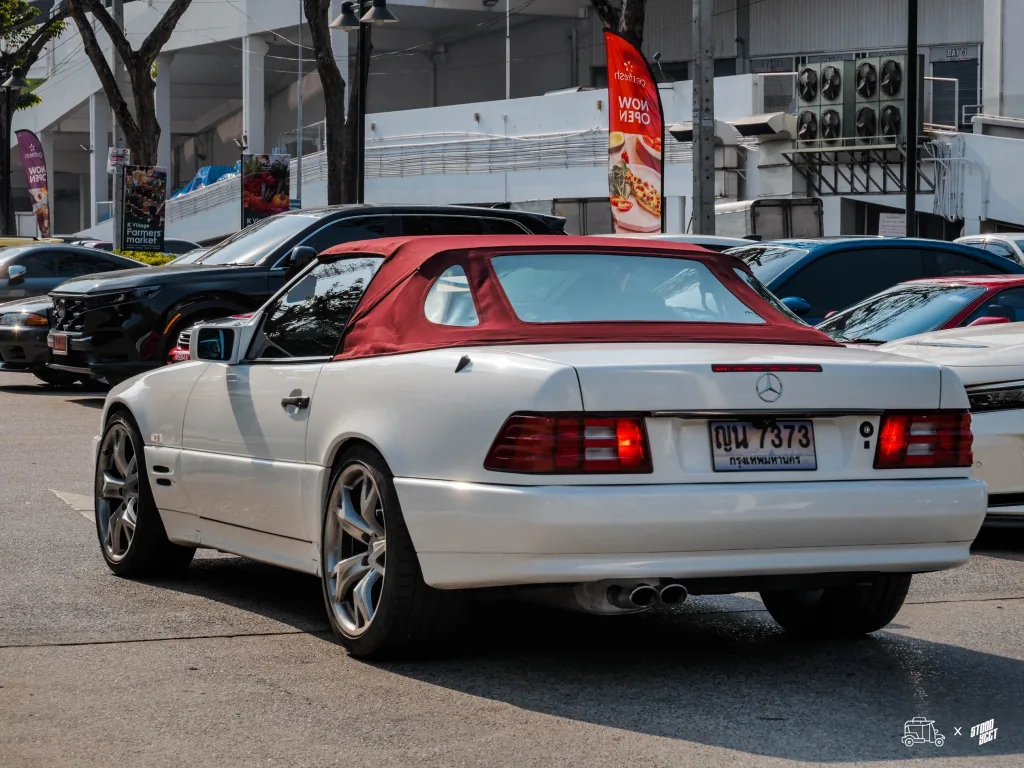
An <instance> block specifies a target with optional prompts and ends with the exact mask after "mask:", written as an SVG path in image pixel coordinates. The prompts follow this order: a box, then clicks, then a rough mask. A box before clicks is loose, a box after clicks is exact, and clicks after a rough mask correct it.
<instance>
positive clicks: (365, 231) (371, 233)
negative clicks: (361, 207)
mask: <svg viewBox="0 0 1024 768" xmlns="http://www.w3.org/2000/svg"><path fill="white" fill-rule="evenodd" d="M387 235H388V217H387V216H360V217H357V218H352V219H342V220H341V221H336V222H334V223H333V224H328V225H327V226H326V227H324V228H323V229H321V230H320V231H319V232H314V233H313V234H312V235H310V236H309V237H307V238H306V239H305V240H303V241H302V242H301V243H300V245H306V246H309V247H310V248H315V249H316V252H317V253H322V252H323V251H326V250H327V249H328V248H331V247H333V246H335V245H341V244H342V243H354V242H355V241H356V240H376V239H377V238H380V237H386V236H387Z"/></svg>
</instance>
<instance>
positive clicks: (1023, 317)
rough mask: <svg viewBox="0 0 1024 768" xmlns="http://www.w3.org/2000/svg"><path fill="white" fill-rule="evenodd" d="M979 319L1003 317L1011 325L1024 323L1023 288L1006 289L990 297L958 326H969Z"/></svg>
mask: <svg viewBox="0 0 1024 768" xmlns="http://www.w3.org/2000/svg"><path fill="white" fill-rule="evenodd" d="M980 317H1005V318H1006V319H1007V320H1009V321H1010V322H1011V323H1020V322H1024V288H1007V289H1006V290H1005V291H1000V292H999V293H997V294H996V295H995V296H990V297H989V298H988V299H986V300H985V301H984V302H982V304H981V306H980V307H978V308H977V309H976V310H974V311H973V312H972V313H971V314H970V315H968V316H967V318H966V319H965V320H964V321H963V322H962V323H960V325H961V326H964V325H970V324H971V323H973V322H974V321H975V320H977V319H978V318H980Z"/></svg>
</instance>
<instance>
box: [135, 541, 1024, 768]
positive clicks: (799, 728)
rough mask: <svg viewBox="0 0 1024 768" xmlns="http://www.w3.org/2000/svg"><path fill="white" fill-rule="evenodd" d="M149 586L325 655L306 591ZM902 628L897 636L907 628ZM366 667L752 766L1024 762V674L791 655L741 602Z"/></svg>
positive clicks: (234, 574) (989, 661) (864, 654)
mask: <svg viewBox="0 0 1024 768" xmlns="http://www.w3.org/2000/svg"><path fill="white" fill-rule="evenodd" d="M152 584H153V585H154V586H159V587H161V588H165V589H169V590H173V591H177V592H182V593H187V594H191V595H196V596H200V597H205V598H207V599H209V600H213V601H217V602H220V603H224V604H226V605H231V606H234V607H237V608H240V609H242V610H246V611H252V612H254V613H256V614H259V615H261V616H265V617H267V618H270V619H273V620H276V621H279V622H282V623H284V624H287V625H288V626H291V627H294V628H296V629H298V630H300V631H303V632H310V633H316V634H317V635H318V636H320V637H322V638H323V639H324V640H325V641H327V642H332V644H333V636H332V635H330V634H329V631H328V625H327V621H326V618H325V616H324V607H323V602H322V598H321V593H320V584H319V581H318V580H317V579H315V578H313V577H310V576H304V575H301V574H297V573H292V572H289V571H285V570H282V569H279V568H274V567H272V566H265V565H261V564H259V563H255V562H253V561H250V560H246V559H244V558H238V557H214V558H199V559H197V560H196V561H195V563H194V564H193V566H192V568H190V569H189V574H188V577H187V578H184V579H180V580H164V581H159V582H152ZM898 622H899V619H898V618H897V623H894V624H893V625H891V628H894V629H896V628H902V627H905V625H902V624H899V623H898ZM337 652H338V653H344V650H343V649H342V648H340V646H339V647H338V648H337ZM376 666H379V667H380V668H381V669H383V670H385V671H387V672H389V673H392V674H397V675H402V676H405V677H408V678H410V679H415V680H418V681H421V682H425V683H428V684H430V685H435V686H438V687H441V688H445V689H448V690H452V691H457V692H460V693H465V694H469V695H471V696H475V697H479V698H481V699H489V700H492V701H498V702H503V703H505V704H509V705H512V706H514V707H518V708H522V709H526V710H530V711H533V712H539V713H543V714H549V715H552V716H555V717H560V718H566V719H569V720H576V721H579V722H585V723H593V724H597V725H603V726H609V727H612V728H617V729H621V730H624V731H633V732H636V733H642V734H648V735H654V736H660V737H664V738H670V739H679V740H683V741H687V742H693V743H695V744H702V745H708V746H713V747H724V748H727V749H733V750H738V751H740V752H745V753H748V754H750V755H754V756H758V757H781V758H787V759H793V760H799V761H806V762H826V763H831V762H842V761H854V762H864V761H869V760H874V761H888V760H905V759H908V758H926V757H952V756H968V757H973V756H979V757H980V756H985V755H988V756H1010V755H1020V754H1022V753H1024V709H1022V708H1021V706H1020V692H1021V691H1022V690H1024V661H1021V660H1017V659H1013V658H1006V657H1002V656H998V655H994V654H988V653H980V652H976V651H972V650H969V649H966V648H961V647H957V646H953V645H945V644H940V643H934V642H928V641H923V640H918V639H915V638H910V637H906V636H903V635H898V634H894V633H891V632H882V633H878V634H876V635H874V636H871V637H867V638H863V639H859V640H851V641H827V642H805V641H800V640H796V639H794V638H792V637H790V636H788V635H786V634H785V633H783V632H782V631H781V630H780V629H779V628H778V627H777V626H776V625H775V624H774V623H773V622H772V621H771V619H770V617H769V616H768V614H767V613H766V612H765V611H764V610H763V605H762V604H761V602H760V601H759V600H757V599H754V598H751V597H745V596H741V595H728V596H715V597H700V598H693V599H691V601H688V602H687V603H685V604H684V605H682V606H679V607H677V608H674V609H673V610H671V611H667V610H665V611H658V612H653V613H649V614H642V615H637V616H627V617H596V616H587V615H582V614H574V613H568V612H564V611H557V610H553V609H548V608H544V607H539V606H535V605H529V604H524V603H509V602H490V603H481V604H478V605H476V606H475V608H474V611H473V620H472V622H471V624H470V626H469V627H468V629H467V632H466V633H465V636H464V642H462V643H461V644H460V646H459V647H458V648H453V649H452V654H451V656H449V657H446V658H441V659H436V658H435V659H427V660H418V661H408V662H401V663H384V664H378V665H376ZM920 716H924V717H928V718H930V719H933V720H934V721H935V723H936V726H937V728H938V729H939V731H941V732H942V733H943V734H944V735H945V736H946V743H945V744H944V746H942V747H936V746H934V745H932V744H918V745H915V746H913V747H910V748H908V747H905V746H903V744H902V743H901V741H900V740H901V738H902V736H903V726H904V723H905V722H906V721H908V720H910V719H912V718H914V717H920ZM992 718H994V719H995V720H996V723H995V724H996V726H997V727H998V728H999V733H998V738H997V739H996V740H995V741H993V742H990V743H988V744H985V745H984V746H979V745H978V743H977V739H974V740H971V739H970V738H969V734H970V728H971V726H972V725H975V724H978V723H982V722H985V721H987V720H989V719H992ZM956 727H959V728H961V731H962V735H961V736H959V737H956V736H954V732H955V731H954V728H956Z"/></svg>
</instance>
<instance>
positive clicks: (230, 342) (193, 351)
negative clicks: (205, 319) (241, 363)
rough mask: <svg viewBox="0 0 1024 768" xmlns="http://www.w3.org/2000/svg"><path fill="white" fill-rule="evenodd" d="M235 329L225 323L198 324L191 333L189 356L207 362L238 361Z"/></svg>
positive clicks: (232, 363)
mask: <svg viewBox="0 0 1024 768" xmlns="http://www.w3.org/2000/svg"><path fill="white" fill-rule="evenodd" d="M237 330H238V329H237V328H233V327H230V326H227V325H204V326H200V327H199V328H197V329H196V330H195V331H194V332H193V334H192V343H191V344H190V345H189V354H190V357H191V358H192V359H193V360H203V361H205V362H208V363H227V364H228V365H234V364H235V363H237V362H238V332H237Z"/></svg>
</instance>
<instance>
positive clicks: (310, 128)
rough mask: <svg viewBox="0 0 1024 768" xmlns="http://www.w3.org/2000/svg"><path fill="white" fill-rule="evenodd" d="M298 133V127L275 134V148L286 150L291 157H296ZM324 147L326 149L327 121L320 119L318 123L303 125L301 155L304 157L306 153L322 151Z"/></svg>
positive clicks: (297, 152)
mask: <svg viewBox="0 0 1024 768" xmlns="http://www.w3.org/2000/svg"><path fill="white" fill-rule="evenodd" d="M298 134H299V131H298V129H295V130H291V131H284V132H283V133H279V134H278V136H277V148H278V149H281V150H283V151H285V152H287V153H288V154H290V155H291V156H292V157H298V155H299V151H298V146H299V142H298V141H297V136H298ZM325 149H327V121H326V120H321V121H320V122H319V123H313V124H312V125H306V126H303V128H302V156H303V157H305V156H306V155H313V154H316V153H317V152H323V151H324V150H325Z"/></svg>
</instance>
